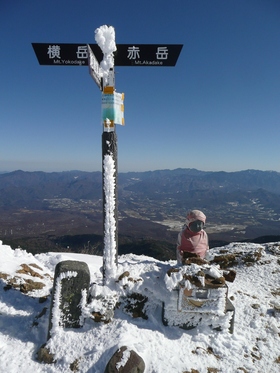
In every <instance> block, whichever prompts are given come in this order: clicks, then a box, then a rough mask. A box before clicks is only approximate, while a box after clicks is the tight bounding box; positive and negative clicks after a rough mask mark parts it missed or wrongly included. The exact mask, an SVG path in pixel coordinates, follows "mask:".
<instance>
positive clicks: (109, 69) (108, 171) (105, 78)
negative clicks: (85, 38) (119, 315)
mask: <svg viewBox="0 0 280 373" xmlns="http://www.w3.org/2000/svg"><path fill="white" fill-rule="evenodd" d="M95 40H96V42H97V44H98V45H99V47H100V48H101V50H102V52H103V60H102V61H101V63H100V68H101V74H102V82H103V86H102V89H103V98H104V100H108V101H109V102H110V99H111V97H112V96H113V95H114V91H115V73H114V54H113V53H114V52H115V51H116V49H117V48H116V44H115V30H114V28H113V27H112V26H106V25H105V26H101V27H99V28H98V29H96V30H95ZM103 98H102V100H103ZM102 180H103V234H104V248H103V281H104V284H108V283H109V282H110V280H111V279H113V278H114V277H115V274H116V270H117V258H118V206H117V135H116V132H115V123H114V120H113V119H112V118H106V119H105V120H104V122H103V133H102Z"/></svg>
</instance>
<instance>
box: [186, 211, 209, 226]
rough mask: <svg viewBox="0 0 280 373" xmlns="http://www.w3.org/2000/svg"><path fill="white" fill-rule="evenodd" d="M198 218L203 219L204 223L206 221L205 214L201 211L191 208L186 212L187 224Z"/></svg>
mask: <svg viewBox="0 0 280 373" xmlns="http://www.w3.org/2000/svg"><path fill="white" fill-rule="evenodd" d="M196 220H200V221H203V223H204V224H205V222H206V216H205V215H204V214H203V212H202V211H199V210H191V211H189V212H188V214H187V225H189V224H190V223H191V222H193V221H196Z"/></svg>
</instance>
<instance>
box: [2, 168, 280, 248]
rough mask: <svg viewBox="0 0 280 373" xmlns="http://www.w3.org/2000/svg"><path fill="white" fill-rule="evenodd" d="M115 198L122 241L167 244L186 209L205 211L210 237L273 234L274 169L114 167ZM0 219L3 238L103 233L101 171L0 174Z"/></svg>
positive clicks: (278, 183)
mask: <svg viewBox="0 0 280 373" xmlns="http://www.w3.org/2000/svg"><path fill="white" fill-rule="evenodd" d="M118 203H119V235H120V242H121V244H125V245H127V244H128V243H131V242H138V243H139V240H140V241H141V240H142V241H143V240H144V241H145V242H146V240H154V241H161V242H168V243H169V244H170V245H172V244H174V242H175V240H176V236H177V233H178V231H179V229H180V227H181V226H182V224H183V223H184V220H185V216H186V212H187V210H188V209H192V208H198V209H201V210H203V211H204V212H205V214H206V215H207V228H206V231H207V232H208V234H209V237H210V239H211V240H212V241H213V242H217V241H225V242H231V241H241V240H248V239H249V240H250V239H252V240H253V239H255V238H257V237H260V236H271V235H273V236H278V235H280V173H278V172H274V171H258V170H246V171H239V172H205V171H199V170H196V169H176V170H158V171H149V172H128V173H119V175H118ZM0 224H1V226H0V239H6V240H9V242H10V243H11V241H13V240H17V242H18V243H19V244H20V241H18V240H23V239H24V240H27V239H31V237H32V239H33V240H34V239H35V238H39V237H40V238H41V239H42V238H43V239H44V242H45V244H47V242H48V244H49V243H50V241H51V240H53V242H55V241H56V244H58V242H64V241H63V239H62V237H64V236H67V237H68V236H75V235H79V236H80V235H88V234H97V235H101V236H102V233H103V231H102V230H103V226H102V174H101V172H83V171H69V172H51V173H46V172H24V171H14V172H10V173H3V174H0ZM68 246H69V245H68ZM70 246H71V243H70ZM84 246H85V245H84V244H83V247H84Z"/></svg>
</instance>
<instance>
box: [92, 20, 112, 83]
mask: <svg viewBox="0 0 280 373" xmlns="http://www.w3.org/2000/svg"><path fill="white" fill-rule="evenodd" d="M95 41H96V43H97V44H98V46H99V47H100V49H101V50H102V52H103V60H102V61H101V63H100V67H101V73H102V76H103V86H112V87H113V86H114V85H115V84H114V83H115V82H114V54H113V53H114V52H115V51H116V50H117V47H116V43H115V29H114V27H112V26H106V25H104V26H100V27H99V28H98V29H96V30H95Z"/></svg>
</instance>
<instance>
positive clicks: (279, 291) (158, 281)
mask: <svg viewBox="0 0 280 373" xmlns="http://www.w3.org/2000/svg"><path fill="white" fill-rule="evenodd" d="M260 249H262V250H261V257H260V258H259V260H258V261H256V262H250V261H249V262H247V264H246V263H245V262H244V261H243V260H240V262H239V264H238V265H236V266H235V267H234V269H235V270H236V272H237V276H236V279H235V281H234V282H233V283H228V286H229V297H230V298H231V300H232V303H233V304H234V306H235V309H236V313H235V325H234V333H233V334H230V333H229V332H228V330H227V329H226V330H223V331H221V332H218V331H214V330H212V329H211V328H210V327H208V326H206V325H201V326H199V327H198V328H196V329H192V330H189V331H186V330H183V329H180V328H178V327H176V326H164V325H163V323H162V318H161V311H162V299H163V298H164V296H166V294H168V291H167V289H166V286H165V278H166V272H167V271H168V269H170V268H172V267H174V266H175V262H174V261H168V262H161V261H158V260H155V259H153V258H151V257H147V256H137V255H132V254H129V255H125V256H121V257H119V263H118V267H117V275H116V278H118V276H119V275H121V274H122V273H124V272H125V271H128V272H129V273H130V277H132V278H133V279H135V280H139V281H135V282H133V281H127V278H125V279H123V280H122V281H120V282H118V283H115V281H112V283H111V284H107V286H106V288H104V287H103V286H102V282H103V278H102V270H101V269H102V257H97V256H89V255H81V254H69V253H65V254H64V253H63V254H61V253H48V254H38V255H35V256H33V255H31V254H29V253H28V252H26V251H24V250H21V249H16V250H12V249H11V248H10V247H9V246H6V245H3V244H2V242H1V241H0V273H2V277H6V279H0V284H1V286H0V371H1V372H9V373H20V372H26V373H29V372H38V373H41V372H48V373H51V372H53V373H56V372H72V371H73V369H74V368H73V366H74V365H71V364H72V363H74V362H76V365H75V366H76V369H77V370H76V371H78V372H85V373H90V372H92V373H103V372H104V369H105V366H106V364H107V362H108V361H109V359H110V358H111V356H112V355H113V353H114V352H115V351H116V350H117V349H118V348H119V347H121V346H128V348H130V349H133V350H134V351H135V352H137V353H138V355H140V356H141V357H142V358H143V360H144V361H145V364H146V369H145V372H147V373H166V372H174V373H183V372H199V373H209V372H212V373H213V372H223V373H234V372H236V373H239V372H240V373H241V372H243V373H244V372H248V373H249V372H250V373H252V372H256V373H261V372H264V373H278V372H279V371H280V318H279V316H278V313H277V312H276V310H275V308H277V304H278V305H279V303H280V243H270V244H265V245H256V244H249V243H246V244H234V243H233V244H230V245H228V246H226V247H223V248H216V249H212V250H211V255H210V256H211V257H213V256H214V255H215V254H219V253H220V252H221V250H223V251H224V250H226V251H227V252H228V253H240V252H243V253H250V254H251V258H252V257H255V256H254V255H253V256H252V254H254V253H260ZM240 258H241V256H240ZM63 260H78V261H83V262H86V263H87V264H88V266H89V269H90V274H91V283H95V285H94V289H95V290H94V291H95V293H98V291H99V292H101V293H102V292H104V293H107V294H108V295H109V296H114V294H120V293H121V292H122V291H124V290H123V289H124V287H125V289H126V290H125V292H126V294H127V293H128V292H131V293H132V292H137V293H140V294H143V295H144V296H146V297H148V302H147V303H146V308H145V313H146V315H147V317H148V319H143V318H133V317H132V316H131V315H130V314H129V313H127V312H125V310H124V309H123V308H122V307H120V308H117V309H116V310H115V315H114V318H113V319H112V321H111V322H109V323H107V324H105V323H103V322H95V321H94V320H93V319H91V318H89V317H88V318H87V319H86V321H85V323H84V325H83V327H82V328H80V329H62V328H60V330H57V331H56V333H54V335H53V337H52V338H51V340H50V341H49V342H48V346H49V349H50V350H51V352H52V353H53V354H54V355H55V359H56V363H54V364H43V363H39V362H38V361H37V360H36V353H37V351H38V349H39V348H40V347H41V345H43V344H44V343H45V342H46V341H47V330H48V318H49V306H50V296H49V294H50V291H51V289H52V286H53V280H52V277H53V276H54V269H55V266H56V264H57V263H58V262H60V261H63ZM22 264H27V265H29V268H32V269H33V270H34V272H36V273H37V274H39V275H40V276H41V278H39V277H34V273H33V276H30V274H28V273H27V272H25V273H21V274H19V273H17V271H18V270H19V269H21V268H23V267H22V266H21V265H22ZM248 264H251V265H248ZM3 274H6V275H7V276H5V275H3ZM15 276H18V279H17V282H18V283H23V282H24V279H28V278H29V279H33V280H34V281H40V282H43V284H44V285H45V286H44V287H43V288H42V289H38V290H35V291H33V292H31V293H27V294H24V293H23V292H21V291H20V290H18V289H14V288H11V289H8V288H7V286H6V285H7V282H8V281H9V278H12V277H15ZM125 285H126V286H125ZM166 292H167V293H166ZM44 296H48V297H47V300H46V301H45V302H43V303H41V300H42V297H44ZM39 299H40V301H39ZM87 307H88V308H87V310H88V311H89V309H90V306H87ZM70 366H71V368H72V370H71V368H70Z"/></svg>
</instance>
